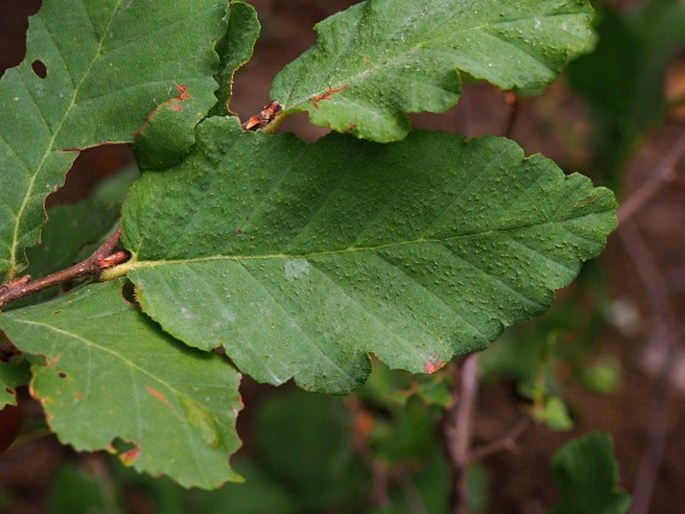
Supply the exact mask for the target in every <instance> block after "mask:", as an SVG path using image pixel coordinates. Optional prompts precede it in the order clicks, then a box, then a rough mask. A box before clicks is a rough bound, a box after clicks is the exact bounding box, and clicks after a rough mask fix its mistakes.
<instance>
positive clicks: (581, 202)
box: [576, 195, 598, 208]
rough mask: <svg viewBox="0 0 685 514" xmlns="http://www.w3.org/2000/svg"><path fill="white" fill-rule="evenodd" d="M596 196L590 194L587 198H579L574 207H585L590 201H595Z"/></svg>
mask: <svg viewBox="0 0 685 514" xmlns="http://www.w3.org/2000/svg"><path fill="white" fill-rule="evenodd" d="M597 198H598V197H597V195H592V196H591V197H589V198H585V199H584V200H581V201H579V202H578V203H577V204H576V208H581V207H587V206H588V205H590V204H591V203H594V202H596V201H597Z"/></svg>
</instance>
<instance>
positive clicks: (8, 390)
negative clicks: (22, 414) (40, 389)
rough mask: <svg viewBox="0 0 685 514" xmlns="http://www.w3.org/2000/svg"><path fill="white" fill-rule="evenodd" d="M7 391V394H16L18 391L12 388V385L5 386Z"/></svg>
mask: <svg viewBox="0 0 685 514" xmlns="http://www.w3.org/2000/svg"><path fill="white" fill-rule="evenodd" d="M5 392H6V393H7V394H15V393H16V391H15V390H14V389H12V388H11V387H5Z"/></svg>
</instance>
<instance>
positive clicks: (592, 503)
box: [552, 432, 631, 514]
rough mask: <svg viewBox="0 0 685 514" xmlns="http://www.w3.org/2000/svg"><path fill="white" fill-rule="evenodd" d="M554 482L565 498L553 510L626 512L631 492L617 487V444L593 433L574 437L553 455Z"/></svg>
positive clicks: (554, 512)
mask: <svg viewBox="0 0 685 514" xmlns="http://www.w3.org/2000/svg"><path fill="white" fill-rule="evenodd" d="M553 466H554V482H556V484H557V485H558V486H559V489H561V494H562V500H561V502H560V503H559V504H558V505H557V506H556V507H555V508H554V509H553V510H552V514H625V513H626V512H628V509H629V508H630V501H631V500H630V495H628V494H627V493H626V492H624V491H622V490H621V489H620V488H619V487H618V466H617V464H616V459H615V458H614V444H613V442H612V440H611V437H609V436H608V435H606V434H602V433H598V432H597V433H592V434H588V435H586V436H585V437H583V438H581V439H577V440H575V441H571V442H570V443H568V444H566V446H564V447H563V448H562V449H561V450H559V451H558V452H557V453H556V454H555V455H554V460H553Z"/></svg>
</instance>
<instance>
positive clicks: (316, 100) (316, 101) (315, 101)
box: [312, 84, 350, 109]
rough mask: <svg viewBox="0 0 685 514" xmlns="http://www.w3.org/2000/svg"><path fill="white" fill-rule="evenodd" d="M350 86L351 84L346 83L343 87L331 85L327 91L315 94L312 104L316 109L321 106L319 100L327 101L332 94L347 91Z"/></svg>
mask: <svg viewBox="0 0 685 514" xmlns="http://www.w3.org/2000/svg"><path fill="white" fill-rule="evenodd" d="M348 87H350V85H349V84H345V85H344V86H341V87H333V86H330V87H329V88H328V90H327V91H324V92H323V93H321V94H319V95H314V99H313V100H312V105H313V106H314V109H318V108H319V102H325V101H326V100H330V98H331V96H333V95H334V94H336V93H340V92H342V91H345V90H346V89H347V88H348Z"/></svg>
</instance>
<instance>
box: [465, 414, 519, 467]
mask: <svg viewBox="0 0 685 514" xmlns="http://www.w3.org/2000/svg"><path fill="white" fill-rule="evenodd" d="M531 425H532V421H531V419H530V418H529V417H528V416H524V417H522V418H521V419H519V420H518V421H517V422H516V424H515V425H514V426H513V427H511V428H510V429H509V431H508V432H507V433H506V434H504V435H503V436H502V437H501V438H500V439H498V440H496V441H493V442H491V443H488V444H486V445H483V446H481V447H480V448H474V449H473V450H472V451H471V455H470V460H469V462H478V461H480V460H483V459H485V458H486V457H489V456H490V455H494V454H495V453H499V452H502V451H512V450H513V449H514V448H516V441H517V440H518V438H519V437H521V436H522V435H523V434H525V433H526V430H528V428H530V426H531Z"/></svg>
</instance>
